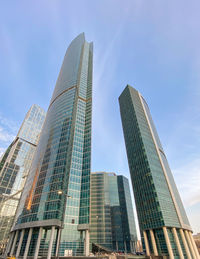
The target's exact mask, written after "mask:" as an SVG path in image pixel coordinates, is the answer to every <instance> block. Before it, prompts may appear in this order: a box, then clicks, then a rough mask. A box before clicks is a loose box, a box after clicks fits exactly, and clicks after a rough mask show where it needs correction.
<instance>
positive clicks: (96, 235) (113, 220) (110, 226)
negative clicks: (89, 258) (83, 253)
mask: <svg viewBox="0 0 200 259" xmlns="http://www.w3.org/2000/svg"><path fill="white" fill-rule="evenodd" d="M90 199H91V205H90V206H91V208H90V209H91V212H90V216H91V218H90V240H91V243H92V244H93V247H94V246H95V247H94V248H96V250H97V251H98V249H105V250H107V251H123V252H129V253H130V252H135V250H136V249H135V245H136V242H137V234H136V228H135V221H134V214H133V207H132V201H131V194H130V189H129V183H128V179H127V178H126V177H124V176H122V175H119V176H117V175H116V174H115V173H106V172H95V173H92V174H91V198H90Z"/></svg>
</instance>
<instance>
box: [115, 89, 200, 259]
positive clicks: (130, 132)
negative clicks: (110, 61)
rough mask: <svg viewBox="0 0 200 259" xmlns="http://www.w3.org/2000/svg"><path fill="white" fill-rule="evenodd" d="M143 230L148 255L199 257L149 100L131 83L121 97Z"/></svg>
mask: <svg viewBox="0 0 200 259" xmlns="http://www.w3.org/2000/svg"><path fill="white" fill-rule="evenodd" d="M119 104H120V112H121V119H122V125H123V131H124V138H125V143H126V151H127V156H128V163H129V169H130V174H131V179H132V185H133V191H134V197H135V202H136V209H137V214H138V220H139V225H140V231H141V236H142V240H143V243H144V244H145V249H146V253H147V255H149V254H154V255H167V256H169V257H170V259H173V258H181V259H182V258H199V255H198V253H197V249H196V246H195V244H194V240H193V238H192V230H191V227H190V224H189V222H188V218H187V216H186V213H185V210H184V207H183V204H182V201H181V198H180V196H179V193H178V190H177V187H176V184H175V182H174V179H173V175H172V173H171V170H170V168H169V165H168V162H167V159H166V155H165V153H164V150H163V148H162V145H161V143H160V140H159V137H158V134H157V132H156V129H155V126H154V123H153V120H152V118H151V115H150V111H149V108H148V105H147V103H146V102H145V100H144V98H143V97H142V96H141V94H140V93H139V92H138V91H137V90H135V89H134V88H132V87H131V86H129V85H128V86H127V87H126V88H125V89H124V91H123V92H122V94H121V95H120V97H119Z"/></svg>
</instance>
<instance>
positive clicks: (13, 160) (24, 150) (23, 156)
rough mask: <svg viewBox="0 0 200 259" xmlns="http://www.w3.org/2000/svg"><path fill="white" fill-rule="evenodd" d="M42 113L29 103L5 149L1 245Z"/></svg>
mask: <svg viewBox="0 0 200 259" xmlns="http://www.w3.org/2000/svg"><path fill="white" fill-rule="evenodd" d="M44 119H45V112H44V110H43V109H41V108H40V107H39V106H37V105H33V106H32V107H31V108H30V110H29V111H28V113H27V114H26V117H25V119H24V121H23V123H22V126H21V128H20V130H19V132H18V134H17V137H16V138H15V139H14V141H13V142H12V143H11V145H10V146H9V147H8V149H7V150H6V152H5V154H4V156H3V157H2V160H1V165H0V166H1V167H0V204H1V206H0V244H1V247H4V246H5V244H6V243H7V240H8V235H9V232H10V229H11V226H12V224H13V220H14V217H15V213H16V209H17V206H18V203H19V199H20V196H21V192H22V189H23V187H24V183H25V180H26V177H27V174H28V171H29V169H30V166H31V162H32V159H33V154H34V152H35V148H36V145H37V143H38V140H39V135H40V132H41V129H42V126H43V123H44Z"/></svg>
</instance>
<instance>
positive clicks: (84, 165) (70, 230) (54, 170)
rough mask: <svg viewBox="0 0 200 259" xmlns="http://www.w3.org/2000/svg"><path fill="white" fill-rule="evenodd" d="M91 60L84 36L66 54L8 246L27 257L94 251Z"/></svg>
mask: <svg viewBox="0 0 200 259" xmlns="http://www.w3.org/2000/svg"><path fill="white" fill-rule="evenodd" d="M92 56H93V46H92V43H88V42H86V41H85V37H84V34H83V33H82V34H80V35H79V36H78V37H77V38H75V39H74V40H73V41H72V43H71V44H70V46H69V47H68V49H67V52H66V54H65V57H64V61H63V64H62V67H61V70H60V73H59V76H58V80H57V82H56V86H55V90H54V93H53V96H52V99H51V101H50V105H49V108H48V112H47V116H46V120H45V123H44V127H43V130H42V133H41V138H40V141H39V144H38V147H37V150H36V153H35V156H34V160H33V163H32V167H31V170H30V172H29V175H28V178H27V181H26V185H25V188H24V191H23V194H22V198H21V202H22V203H23V205H24V207H23V211H22V213H21V214H20V215H19V217H18V220H17V223H16V224H15V226H14V227H13V229H12V236H11V239H10V240H13V241H12V243H11V244H12V245H11V246H10V247H9V246H8V250H10V251H11V253H14V254H15V255H17V256H18V255H23V258H24V259H25V258H27V256H28V255H34V258H37V257H38V255H41V256H45V257H47V258H48V259H49V258H50V257H51V255H52V256H53V255H61V256H63V255H75V254H83V253H84V238H85V240H86V241H87V242H86V246H85V247H86V250H85V253H86V254H88V253H89V251H88V245H87V244H88V242H89V240H88V227H89V225H88V224H89V207H90V204H89V201H90V156H91V114H92V110H91V107H92V59H93V57H92ZM84 235H85V236H84ZM12 238H13V239H12ZM17 243H18V245H16V244H17Z"/></svg>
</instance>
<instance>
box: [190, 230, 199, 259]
mask: <svg viewBox="0 0 200 259" xmlns="http://www.w3.org/2000/svg"><path fill="white" fill-rule="evenodd" d="M188 234H189V236H190V239H191V242H192V244H193V247H194V251H195V254H196V256H197V258H198V259H200V255H199V251H198V249H197V246H196V243H195V241H194V238H193V236H192V233H191V232H190V231H188Z"/></svg>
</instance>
